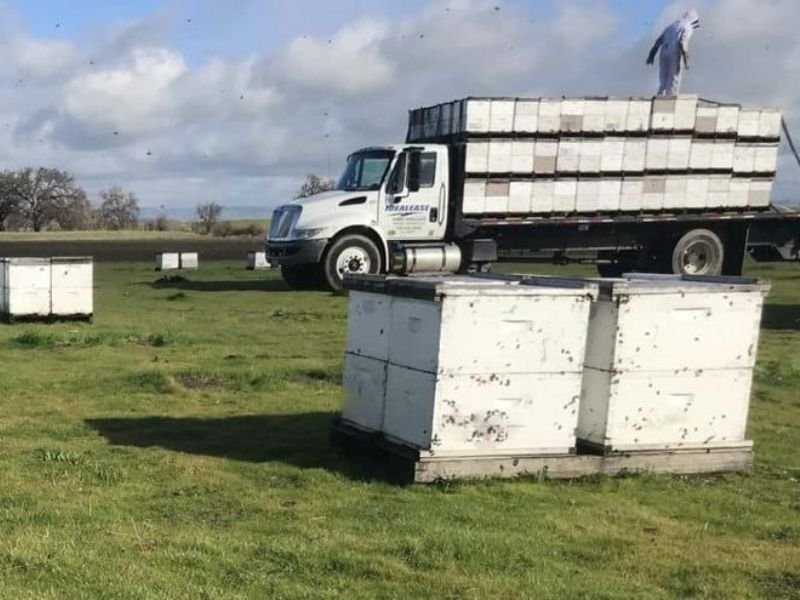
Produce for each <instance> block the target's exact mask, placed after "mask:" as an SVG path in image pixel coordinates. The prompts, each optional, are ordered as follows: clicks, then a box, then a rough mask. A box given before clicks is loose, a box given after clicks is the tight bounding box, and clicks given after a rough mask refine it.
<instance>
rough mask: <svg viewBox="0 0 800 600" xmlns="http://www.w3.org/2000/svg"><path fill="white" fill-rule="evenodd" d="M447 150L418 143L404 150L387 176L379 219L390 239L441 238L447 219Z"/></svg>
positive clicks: (429, 239)
mask: <svg viewBox="0 0 800 600" xmlns="http://www.w3.org/2000/svg"><path fill="white" fill-rule="evenodd" d="M447 180H448V164H447V151H446V148H444V147H415V148H408V149H406V150H405V151H403V152H402V153H400V154H399V155H398V157H397V160H396V161H395V164H394V167H393V169H392V172H391V173H390V174H389V177H388V178H387V180H386V193H385V194H383V198H384V202H383V205H382V206H380V207H379V210H380V211H381V214H380V215H379V222H380V224H381V227H382V228H383V230H384V231H385V232H386V236H387V238H388V239H389V240H396V241H401V240H402V241H439V240H442V239H443V238H444V233H445V227H446V222H447V184H448V181H447Z"/></svg>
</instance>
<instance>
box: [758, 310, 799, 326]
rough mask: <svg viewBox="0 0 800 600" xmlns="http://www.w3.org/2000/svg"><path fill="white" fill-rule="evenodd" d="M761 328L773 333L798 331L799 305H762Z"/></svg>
mask: <svg viewBox="0 0 800 600" xmlns="http://www.w3.org/2000/svg"><path fill="white" fill-rule="evenodd" d="M761 327H762V328H763V329H769V330H775V331H800V304H766V305H764V316H763V317H762V319H761Z"/></svg>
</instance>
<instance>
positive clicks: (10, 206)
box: [0, 171, 19, 231]
mask: <svg viewBox="0 0 800 600" xmlns="http://www.w3.org/2000/svg"><path fill="white" fill-rule="evenodd" d="M13 178H14V172H13V171H2V172H0V231H5V229H6V226H7V225H8V223H7V221H8V218H9V217H10V216H12V215H14V214H15V213H16V212H17V206H18V205H19V200H18V199H17V197H16V196H14V195H13V194H12V193H11V183H12V181H13Z"/></svg>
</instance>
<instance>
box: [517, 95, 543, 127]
mask: <svg viewBox="0 0 800 600" xmlns="http://www.w3.org/2000/svg"><path fill="white" fill-rule="evenodd" d="M538 127H539V100H518V101H517V105H516V107H515V109H514V131H516V132H517V133H536V132H537V131H538V130H539V129H538Z"/></svg>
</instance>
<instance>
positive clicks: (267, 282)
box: [149, 276, 291, 292]
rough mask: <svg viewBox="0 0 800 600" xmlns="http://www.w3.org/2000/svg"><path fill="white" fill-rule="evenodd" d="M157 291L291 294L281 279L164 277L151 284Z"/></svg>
mask: <svg viewBox="0 0 800 600" xmlns="http://www.w3.org/2000/svg"><path fill="white" fill-rule="evenodd" d="M149 285H150V287H152V288H154V289H157V290H185V291H192V292H290V291H291V290H290V289H289V286H287V285H286V284H285V283H284V282H283V280H281V279H250V280H247V279H243V280H222V281H191V280H189V279H186V278H184V277H181V276H177V277H174V276H172V277H162V278H161V279H157V280H156V281H154V282H152V283H150V284H149Z"/></svg>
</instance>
